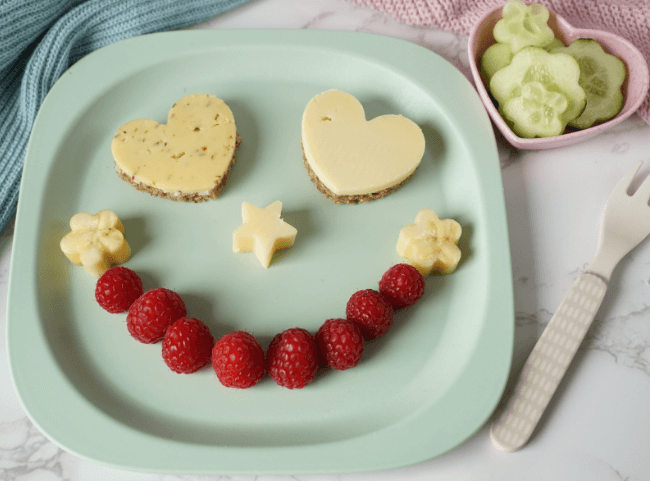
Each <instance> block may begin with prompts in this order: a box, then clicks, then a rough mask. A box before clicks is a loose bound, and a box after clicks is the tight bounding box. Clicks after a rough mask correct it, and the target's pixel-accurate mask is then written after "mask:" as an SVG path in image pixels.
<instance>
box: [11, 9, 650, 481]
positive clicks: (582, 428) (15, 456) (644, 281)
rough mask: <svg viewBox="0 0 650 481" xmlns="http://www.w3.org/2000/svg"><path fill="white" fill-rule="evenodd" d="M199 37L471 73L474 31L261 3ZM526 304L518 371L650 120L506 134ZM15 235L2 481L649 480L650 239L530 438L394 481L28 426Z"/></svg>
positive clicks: (645, 142)
mask: <svg viewBox="0 0 650 481" xmlns="http://www.w3.org/2000/svg"><path fill="white" fill-rule="evenodd" d="M196 28H292V29H293V28H308V29H334V30H353V31H363V32H371V33H377V34H383V35H388V36H392V37H398V38H402V39H405V40H408V41H411V42H414V43H417V44H419V45H422V46H424V47H426V48H428V49H430V50H432V51H433V52H435V53H437V54H439V55H441V56H442V57H444V58H445V59H446V60H448V61H449V62H450V63H452V64H453V65H454V66H456V67H457V68H459V69H460V70H461V71H463V72H464V73H465V74H468V73H469V68H468V58H467V36H464V35H454V34H451V33H448V32H444V31H439V30H434V29H430V28H422V27H413V26H408V25H405V24H402V23H400V22H398V21H396V20H395V19H393V18H390V17H388V16H386V15H384V14H381V13H378V12H376V11H374V10H371V9H369V8H366V7H364V6H360V5H356V4H354V3H350V2H346V1H344V0H318V1H316V0H310V1H303V0H254V1H252V2H251V3H248V4H245V5H244V6H242V7H239V8H237V9H235V10H233V11H231V12H228V13H226V14H224V15H222V16H220V17H218V18H216V19H213V20H211V21H208V22H206V23H204V24H201V25H198V26H196ZM496 138H497V144H498V150H499V159H500V162H501V172H502V177H503V188H504V193H505V200H506V208H507V216H508V226H509V233H510V249H511V255H512V274H513V279H514V300H515V313H516V316H515V319H514V322H515V347H514V358H513V367H512V372H514V373H516V372H517V371H518V370H519V369H520V368H521V366H522V365H523V363H524V361H525V359H526V357H527V355H528V354H529V353H530V351H531V349H532V347H533V345H534V344H535V342H536V340H537V338H538V337H539V335H540V334H541V332H542V331H543V329H544V327H545V325H546V324H547V322H548V321H549V319H550V318H551V316H552V314H553V312H554V310H555V309H556V308H557V306H558V304H559V303H560V301H561V300H562V297H563V295H564V293H565V292H566V291H567V289H568V288H569V286H570V285H571V283H572V282H573V280H574V279H575V278H576V276H577V275H578V274H579V273H580V272H581V271H582V270H583V269H584V268H585V267H586V266H587V264H588V263H589V262H590V261H591V260H592V258H593V256H594V254H595V251H596V245H597V238H598V229H599V220H600V214H601V211H602V208H603V206H604V205H605V203H606V201H607V198H608V196H609V194H610V192H611V190H612V189H613V187H614V186H615V184H616V183H617V182H618V180H619V179H620V178H621V177H622V175H623V173H624V172H625V171H627V170H628V169H629V168H630V167H631V166H632V165H633V164H634V163H635V162H638V161H640V160H642V161H644V165H643V166H642V173H644V175H647V174H648V172H650V125H647V124H646V123H645V122H643V121H642V120H641V119H639V118H638V117H637V116H636V115H633V116H632V117H631V118H630V119H628V120H626V121H624V122H622V123H621V124H619V125H617V126H615V127H614V128H612V129H611V130H609V131H607V132H605V133H603V134H601V135H599V136H597V137H595V138H593V139H590V140H587V141H585V142H583V143H580V144H577V145H573V146H568V147H563V148H560V149H555V150H547V151H519V150H517V149H514V148H512V147H510V146H509V145H508V144H507V143H506V141H505V140H504V139H503V138H502V137H501V136H500V135H497V136H496ZM11 250H12V230H11V229H9V230H8V231H6V232H5V233H3V234H2V236H0V480H20V481H27V480H48V481H50V480H52V481H54V480H70V481H77V480H93V481H101V480H115V479H120V480H127V479H128V480H132V481H145V480H146V481H150V480H151V481H153V480H156V481H172V480H185V481H190V480H198V479H205V480H217V479H219V480H221V479H229V480H238V481H249V480H251V481H252V480H254V479H255V480H268V481H271V480H274V481H275V480H277V481H280V480H283V481H284V480H289V479H294V480H323V481H334V480H339V481H353V480H362V479H363V480H379V479H381V480H445V481H467V480H481V481H492V480H494V481H497V480H498V481H501V480H505V479H517V480H518V479H526V480H529V481H532V480H549V479H553V480H557V481H563V480H567V481H568V480H571V481H618V480H620V481H642V480H647V479H650V456H648V446H650V409H649V406H650V240H649V239H646V241H645V242H643V243H642V244H641V245H640V246H639V247H637V248H636V249H635V250H634V251H633V252H632V253H631V254H630V255H628V256H627V257H626V258H624V259H623V261H622V262H621V263H620V264H619V266H618V267H617V268H616V270H615V271H614V274H613V277H612V280H611V283H610V288H609V290H608V293H607V296H606V298H605V300H604V303H603V304H602V306H601V308H600V310H599V311H598V313H597V315H596V319H595V321H594V324H593V325H592V327H591V329H590V330H589V332H588V333H587V337H586V339H585V341H584V342H583V344H582V346H581V348H580V350H579V351H578V353H577V355H576V357H575V359H574V361H573V363H572V364H571V367H570V369H569V372H568V373H567V375H566V377H565V378H564V381H563V383H562V384H561V385H560V388H559V389H558V391H557V392H556V395H555V397H554V398H553V399H552V401H551V405H550V407H549V409H548V410H547V412H546V413H545V415H544V416H543V418H542V420H541V423H540V425H539V426H538V429H537V430H536V431H535V433H534V435H533V438H532V439H531V441H530V443H529V444H528V445H527V446H526V447H524V449H522V450H521V451H519V452H517V453H512V454H505V453H502V452H499V451H497V450H496V449H494V448H493V446H492V445H491V443H490V440H489V436H488V427H487V426H484V427H482V428H481V429H480V430H479V431H478V432H477V433H476V434H475V435H474V436H472V437H471V438H469V439H468V440H467V441H466V442H465V443H463V444H462V445H460V446H458V447H457V448H455V449H453V450H452V451H450V452H448V453H446V454H444V455H442V456H439V457H438V458H435V459H431V460H429V461H426V462H423V463H420V464H417V465H414V466H410V467H406V468H402V469H398V470H393V471H387V472H381V473H358V474H338V475H309V476H302V475H295V476H217V475H215V476H205V477H197V476H189V475H188V476H180V475H161V474H146V473H131V472H125V471H120V470H117V469H114V468H110V467H106V466H102V465H100V464H96V463H94V462H91V461H88V460H84V459H80V458H78V457H76V456H75V455H73V454H70V453H67V452H65V451H63V450H62V449H60V448H59V447H57V446H56V445H54V444H52V443H51V442H50V441H49V440H48V439H47V438H46V437H45V436H44V435H43V434H42V433H41V432H40V431H39V430H38V429H37V428H36V427H35V426H34V425H33V424H32V423H31V422H30V420H29V419H28V418H27V417H26V415H25V413H24V411H23V409H22V407H21V405H20V402H19V400H18V397H17V395H16V393H15V390H14V388H13V385H12V381H11V377H10V373H9V366H8V361H7V348H6V329H5V326H6V316H5V312H6V299H7V287H8V286H7V284H8V273H9V264H10V256H11Z"/></svg>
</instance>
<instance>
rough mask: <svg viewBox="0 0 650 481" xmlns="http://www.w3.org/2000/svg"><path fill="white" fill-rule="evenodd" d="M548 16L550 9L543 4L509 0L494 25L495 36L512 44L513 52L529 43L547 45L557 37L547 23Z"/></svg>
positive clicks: (499, 40) (537, 45)
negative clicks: (528, 3)
mask: <svg viewBox="0 0 650 481" xmlns="http://www.w3.org/2000/svg"><path fill="white" fill-rule="evenodd" d="M548 17H549V12H548V9H547V8H546V7H544V6H543V5H540V4H533V5H526V4H525V3H524V2H522V1H520V0H509V2H508V3H506V4H505V6H504V7H503V10H502V18H501V20H499V21H498V22H497V24H496V25H495V26H494V31H493V34H494V38H495V40H496V41H497V42H500V43H507V44H508V45H510V47H511V48H512V52H513V53H516V52H518V51H519V50H521V49H522V48H524V47H527V46H529V45H532V46H535V47H545V46H546V45H548V44H550V43H551V42H552V41H553V39H554V38H555V35H554V34H553V30H551V28H550V27H549V26H548V24H547V22H548Z"/></svg>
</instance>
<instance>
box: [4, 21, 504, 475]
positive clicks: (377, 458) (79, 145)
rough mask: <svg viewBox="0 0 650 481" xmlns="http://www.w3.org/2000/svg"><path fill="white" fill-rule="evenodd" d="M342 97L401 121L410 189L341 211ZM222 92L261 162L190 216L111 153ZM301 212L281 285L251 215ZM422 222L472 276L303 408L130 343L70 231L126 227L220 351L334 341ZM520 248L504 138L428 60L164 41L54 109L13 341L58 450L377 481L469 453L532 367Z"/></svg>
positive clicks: (93, 79) (36, 173) (319, 37)
mask: <svg viewBox="0 0 650 481" xmlns="http://www.w3.org/2000/svg"><path fill="white" fill-rule="evenodd" d="M330 88H338V89H341V90H344V91H347V92H350V93H352V94H353V95H355V96H356V97H357V98H358V99H359V100H360V101H361V102H362V104H363V105H364V106H365V108H366V113H367V116H368V118H372V117H375V116H377V115H381V114H389V113H400V114H403V115H405V116H407V117H409V118H411V119H412V120H414V121H415V122H416V123H418V124H419V125H420V126H421V127H422V130H423V131H424V133H425V138H426V142H427V147H426V153H425V156H424V159H423V161H422V164H421V165H420V167H419V169H418V171H417V172H416V174H415V175H414V176H413V178H412V179H411V180H410V181H409V182H408V183H407V184H406V185H405V186H404V187H402V188H401V189H399V190H398V191H396V192H395V193H393V194H391V195H389V196H387V197H385V198H383V199H380V200H377V201H373V202H369V203H365V204H360V205H335V204H334V203H332V202H331V201H329V200H327V199H325V198H324V197H323V196H322V195H321V194H320V193H319V192H318V191H317V190H316V188H315V187H314V185H313V184H312V183H311V182H310V181H309V178H308V176H307V173H306V171H305V168H304V166H303V162H302V154H301V149H300V125H301V118H302V112H303V109H304V107H305V106H306V104H307V102H308V101H309V100H310V99H311V98H312V97H313V96H314V95H316V94H318V93H320V92H322V91H324V90H327V89H330ZM196 92H205V93H211V94H215V95H217V96H218V97H220V98H222V99H224V100H225V101H226V102H227V103H228V105H229V106H230V107H231V109H232V111H233V113H234V115H235V119H236V122H237V127H238V132H239V134H240V136H241V138H242V139H243V143H242V145H241V147H240V150H239V151H238V160H237V164H236V166H235V168H234V170H233V172H232V175H231V177H230V179H229V181H228V184H227V186H226V187H225V188H224V190H223V191H222V194H221V196H220V197H219V198H217V199H216V200H213V201H210V202H206V203H203V204H186V203H176V202H172V201H169V200H164V199H158V198H153V197H150V196H149V195H147V194H143V193H141V192H138V191H136V190H135V189H133V188H132V187H130V186H129V185H128V184H126V183H124V182H122V181H121V180H120V179H118V177H117V176H116V175H115V173H114V170H113V161H112V157H111V152H110V142H111V139H112V137H113V134H114V133H115V131H116V130H117V128H118V127H119V126H120V125H121V124H123V123H125V122H127V121H129V120H132V119H135V118H142V117H146V118H153V119H156V120H158V121H162V122H165V121H166V118H167V111H168V110H169V108H171V106H172V104H173V103H174V102H175V101H176V100H177V99H179V98H181V97H182V96H184V95H186V94H189V93H196ZM275 200H281V201H282V202H283V203H284V208H283V217H284V219H285V220H286V221H287V222H288V223H290V224H292V225H293V226H295V227H296V228H297V229H298V236H297V239H296V243H295V245H294V246H293V247H292V248H290V249H287V250H284V251H281V252H279V253H277V254H276V255H275V257H274V260H273V263H272V264H271V266H270V268H269V269H264V268H262V267H261V266H260V264H259V262H258V261H257V259H256V258H255V256H254V255H253V254H234V253H233V252H232V232H233V231H234V230H235V229H236V228H237V227H239V225H241V213H240V212H241V203H242V202H243V201H247V202H251V203H253V204H256V205H258V206H266V205H268V204H270V203H271V202H273V201H275ZM422 208H432V209H434V210H435V211H436V212H438V213H439V215H440V216H441V217H452V218H455V219H457V220H458V221H459V222H460V223H461V225H462V226H463V229H464V231H463V237H462V239H461V243H460V245H461V249H462V251H463V260H462V262H461V264H460V265H459V268H458V270H457V271H456V272H455V273H454V274H453V275H450V276H445V277H442V276H430V277H429V278H428V279H427V292H426V294H425V297H424V298H423V299H422V300H421V301H420V302H419V303H418V304H417V305H416V306H413V307H412V308H410V309H406V310H404V311H403V312H399V313H398V314H397V315H396V317H395V323H394V325H393V327H392V328H391V331H390V332H389V333H388V335H386V336H385V337H383V338H381V339H379V340H376V341H373V342H371V343H368V345H367V349H366V352H365V354H364V358H363V359H362V361H361V363H360V364H359V365H358V366H357V367H355V368H354V369H351V370H348V371H344V372H336V371H331V370H329V371H323V372H321V373H320V374H319V375H318V377H317V378H316V380H315V381H314V382H313V383H312V384H310V385H308V386H307V387H306V388H304V389H302V390H293V391H292V390H288V389H285V388H281V387H279V386H278V385H276V384H275V383H274V382H273V381H272V380H271V379H270V378H268V377H267V378H265V379H264V380H263V381H262V382H261V383H260V384H258V385H257V386H255V387H254V388H251V389H247V390H234V389H227V388H224V387H223V386H221V385H220V384H219V382H218V381H217V380H216V376H215V375H214V373H213V371H212V369H211V368H209V367H208V368H205V369H203V370H201V371H199V372H197V373H195V374H191V375H179V374H175V373H173V372H172V371H170V370H169V369H168V368H167V367H166V365H165V364H164V362H163V361H162V359H161V354H160V344H156V345H144V344H140V343H139V342H137V341H135V340H134V339H132V338H131V337H130V336H129V334H128V332H127V329H126V325H125V318H126V316H125V315H124V314H108V313H106V312H104V311H103V310H102V309H101V308H100V307H99V306H98V305H97V304H96V302H95V300H94V283H95V279H94V278H92V277H91V276H89V275H88V274H86V273H85V272H84V271H83V269H82V268H80V267H75V266H72V265H71V264H70V263H69V262H68V261H67V259H66V258H65V257H64V255H63V254H62V253H61V251H60V250H59V241H60V239H61V238H62V237H63V236H64V235H65V234H66V233H67V232H69V227H68V221H69V219H70V217H71V216H72V215H73V214H75V213H77V212H80V211H86V212H91V213H96V212H98V211H99V210H101V209H112V210H114V211H115V212H117V214H118V216H119V217H120V219H122V221H123V223H124V226H125V228H126V236H127V240H128V241H129V243H130V244H131V246H132V248H133V256H132V258H131V259H130V260H129V261H128V262H127V263H126V264H125V265H126V266H127V267H129V268H131V269H134V270H135V271H136V272H138V273H139V274H140V275H141V276H142V278H143V280H144V284H145V288H146V289H151V288H155V287H159V286H163V287H167V288H169V289H173V290H175V291H177V292H178V293H179V294H181V295H182V297H183V298H184V299H185V301H186V304H187V308H188V315H189V316H191V317H196V318H199V319H201V320H203V321H204V322H205V323H206V324H208V326H209V327H210V329H211V330H212V333H213V334H214V335H215V337H220V336H221V335H223V334H225V333H227V332H230V331H233V330H236V329H246V330H248V331H250V332H251V333H253V334H254V335H255V336H257V338H258V339H259V340H260V342H261V343H262V345H263V346H264V347H266V346H267V345H268V343H269V342H270V339H271V338H272V337H273V336H274V335H275V334H276V333H278V332H280V331H282V330H284V329H287V328H290V327H295V326H300V327H303V328H306V329H309V330H311V331H312V332H315V331H316V330H317V329H318V327H319V326H320V325H321V324H322V323H323V322H324V321H325V320H326V319H328V318H333V317H342V316H344V315H345V304H346V302H347V300H348V298H349V296H350V295H351V294H352V293H353V292H355V291H356V290H359V289H365V288H376V287H377V282H378V280H379V279H380V277H381V275H382V274H383V272H384V271H385V270H386V269H387V268H388V267H389V266H391V265H392V264H395V263H398V262H400V261H401V259H400V258H399V256H398V255H397V253H396V251H395V245H396V242H397V237H398V234H399V231H400V229H401V228H402V227H404V226H405V225H407V224H411V223H413V221H414V219H415V215H416V214H417V212H418V211H419V210H420V209H422ZM509 254H510V253H509V246H508V233H507V224H506V216H505V208H504V198H503V193H502V185H501V175H500V170H499V161H498V158H497V152H496V145H495V140H494V135H493V132H492V129H491V125H490V122H489V119H488V116H487V114H486V113H485V110H484V108H483V106H482V104H481V101H480V100H479V97H478V95H477V94H476V92H475V90H474V89H473V87H472V86H471V84H470V83H469V81H468V80H467V79H466V78H465V77H463V75H462V74H461V73H460V72H459V71H458V70H456V69H455V68H454V67H453V66H451V65H450V64H449V63H447V62H446V61H445V60H443V59H442V58H441V57H439V56H437V55H436V54H434V53H432V52H430V51H429V50H427V49H425V48H422V47H419V46H416V45H413V44H410V43H407V42H404V41H401V40H395V39H392V38H388V37H382V36H377V35H369V34H358V33H347V32H331V31H304V30H301V31H282V30H205V31H182V32H172V33H163V34H155V35H147V36H143V37H138V38H134V39H131V40H127V41H123V42H119V43H117V44H114V45H111V46H108V47H106V48H103V49H101V50H99V51H97V52H95V53H93V54H91V55H89V56H88V57H86V58H83V59H82V60H80V61H79V62H78V63H77V64H76V65H74V66H73V67H72V68H70V70H68V71H67V72H66V73H65V74H64V75H63V76H62V78H61V79H60V80H59V81H58V82H57V84H56V85H55V86H54V88H53V89H52V90H51V92H50V93H49V95H48V96H47V98H46V100H45V102H44V104H43V106H42V108H41V111H40V112H39V115H38V118H37V120H36V123H35V126H34V130H33V132H32V137H31V140H30V143H29V148H28V152H27V159H26V162H25V171H24V175H23V179H22V188H21V195H20V202H19V206H18V217H17V221H16V228H15V242H14V248H13V259H12V265H11V274H10V288H9V306H8V343H9V346H8V347H9V357H10V363H11V369H12V374H13V379H14V382H15V386H16V389H17V391H18V394H19V396H20V398H21V400H22V402H23V404H24V407H25V410H26V411H27V413H28V414H29V416H30V418H31V419H32V420H33V421H34V423H35V424H36V425H37V426H38V427H39V428H40V429H41V430H42V431H43V432H44V433H45V434H46V435H47V436H48V437H50V438H51V439H52V440H53V441H54V442H55V443H57V444H58V445H60V446H61V447H63V448H64V449H65V450H67V451H69V452H72V453H74V454H77V455H79V456H81V457H84V458H88V459H92V460H95V461H98V462H101V463H105V464H108V465H112V466H117V467H121V468H125V469H130V470H138V471H148V472H165V473H212V474H274V473H294V474H295V473H325V472H330V473H331V472H353V471H376V470H383V469H389V468H396V467H399V466H404V465H409V464H413V463H417V462H421V461H424V460H427V459H430V458H432V457H435V456H437V455H440V454H442V453H444V452H446V451H448V450H450V449H452V448H453V447H455V446H457V445H459V444H460V443H462V442H463V441H464V440H466V439H467V438H468V437H469V436H471V435H472V434H473V433H474V432H476V431H477V430H478V429H479V428H480V427H481V426H482V425H483V424H484V423H485V421H486V420H487V419H488V417H489V416H490V414H491V412H492V411H493V409H494V407H495V406H496V404H497V402H498V400H499V397H500V396H501V393H502V390H503V388H504V385H505V382H506V379H507V376H508V371H509V368H510V361H511V355H512V342H513V330H514V326H513V299H512V277H511V270H510V255H509Z"/></svg>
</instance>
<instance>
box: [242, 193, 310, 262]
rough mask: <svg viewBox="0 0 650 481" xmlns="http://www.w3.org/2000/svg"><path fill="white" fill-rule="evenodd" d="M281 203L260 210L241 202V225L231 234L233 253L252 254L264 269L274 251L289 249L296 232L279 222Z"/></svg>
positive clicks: (277, 201) (291, 227)
mask: <svg viewBox="0 0 650 481" xmlns="http://www.w3.org/2000/svg"><path fill="white" fill-rule="evenodd" d="M281 212H282V202H280V201H279V200H276V201H275V202H273V203H272V204H270V205H268V206H266V207H264V208H263V209H261V208H259V207H257V206H255V205H253V204H249V203H248V202H243V203H242V206H241V216H242V222H243V225H242V226H241V227H240V228H238V229H237V230H236V231H235V232H233V236H232V240H233V244H232V246H233V251H234V252H236V253H241V252H254V253H255V255H256V256H257V258H258V259H259V261H260V263H261V264H262V265H263V266H264V267H269V264H271V258H272V257H273V254H274V253H275V251H277V250H280V249H286V248H287V247H291V246H292V245H293V243H294V241H295V240H296V234H297V233H298V231H297V230H296V228H295V227H293V226H290V225H289V224H287V223H286V222H285V221H283V220H282V219H281V218H280V214H281Z"/></svg>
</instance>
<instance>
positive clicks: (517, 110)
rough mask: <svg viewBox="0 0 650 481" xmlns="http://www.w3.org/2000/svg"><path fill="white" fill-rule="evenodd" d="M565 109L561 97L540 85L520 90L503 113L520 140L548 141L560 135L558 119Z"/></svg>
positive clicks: (535, 84)
mask: <svg viewBox="0 0 650 481" xmlns="http://www.w3.org/2000/svg"><path fill="white" fill-rule="evenodd" d="M568 105H569V102H568V101H567V99H566V97H565V96H564V95H562V94H559V93H557V92H551V91H550V90H547V89H546V87H545V86H544V85H542V84H541V83H540V82H528V83H526V84H524V86H523V87H522V88H521V96H520V97H515V98H513V99H510V100H508V101H507V102H506V104H505V105H504V106H503V113H504V114H505V116H506V118H507V119H508V120H510V121H512V122H513V123H514V125H513V128H512V130H513V131H514V132H515V133H516V134H517V135H519V136H520V137H526V138H533V137H550V136H552V135H560V134H561V133H562V132H564V128H565V123H564V122H563V121H562V118H561V115H562V114H563V113H564V111H565V110H566V109H567V107H568Z"/></svg>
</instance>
